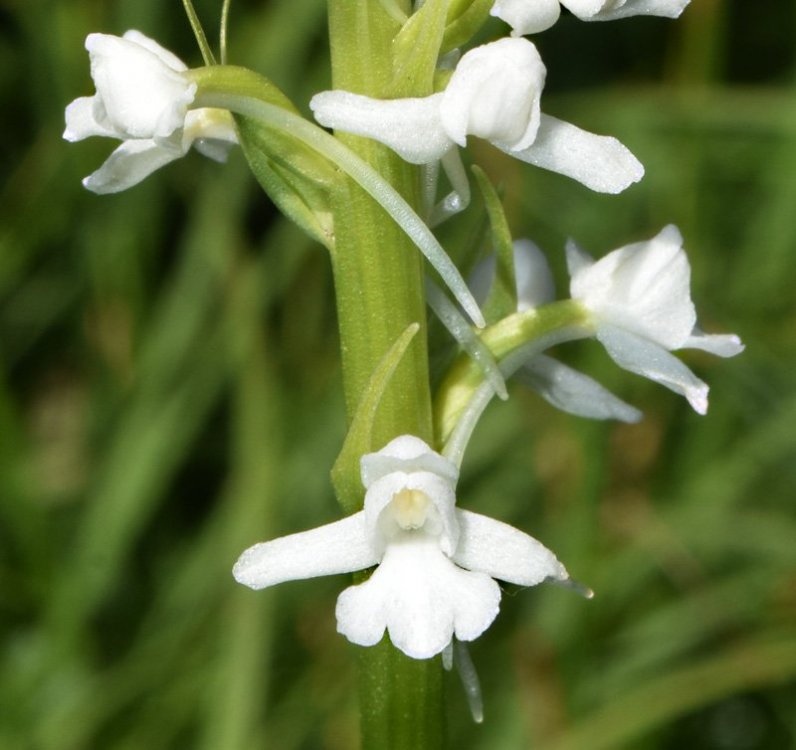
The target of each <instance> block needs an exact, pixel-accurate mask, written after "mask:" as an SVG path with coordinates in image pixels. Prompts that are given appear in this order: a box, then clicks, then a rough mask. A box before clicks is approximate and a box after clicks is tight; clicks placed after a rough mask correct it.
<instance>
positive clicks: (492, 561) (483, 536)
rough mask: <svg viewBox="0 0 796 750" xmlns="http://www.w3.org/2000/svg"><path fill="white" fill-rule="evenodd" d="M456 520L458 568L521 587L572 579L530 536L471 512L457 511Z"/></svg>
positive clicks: (543, 547) (556, 560)
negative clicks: (552, 580)
mask: <svg viewBox="0 0 796 750" xmlns="http://www.w3.org/2000/svg"><path fill="white" fill-rule="evenodd" d="M456 516H457V518H458V521H459V529H460V537H459V546H458V547H457V548H456V552H455V553H454V555H453V561H454V562H455V563H456V564H457V565H461V566H462V567H463V568H467V570H472V571H478V572H481V573H486V574H487V575H488V576H490V577H491V578H497V579H499V580H501V581H507V582H508V583H516V584H519V585H520V586H535V585H536V584H537V583H541V582H542V581H545V580H547V579H554V580H559V581H565V580H568V579H569V574H568V573H567V571H566V568H565V567H564V566H563V565H562V564H561V563H560V562H559V561H558V558H557V557H556V556H555V555H554V554H553V553H552V552H551V551H550V550H549V549H547V547H545V546H544V545H543V544H542V543H541V542H538V541H537V540H536V539H534V538H533V537H531V536H528V534H524V533H523V532H522V531H520V530H519V529H515V528H514V527H513V526H509V525H508V524H506V523H502V522H501V521H496V520H495V519H494V518H488V517H487V516H482V515H480V514H479V513H472V512H470V511H468V510H457V511H456Z"/></svg>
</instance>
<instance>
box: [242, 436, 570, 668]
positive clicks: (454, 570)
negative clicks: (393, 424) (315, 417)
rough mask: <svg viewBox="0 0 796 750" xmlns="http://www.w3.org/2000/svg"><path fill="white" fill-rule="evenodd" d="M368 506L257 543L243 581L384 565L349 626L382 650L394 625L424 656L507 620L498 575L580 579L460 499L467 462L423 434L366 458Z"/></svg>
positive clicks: (343, 609) (343, 628) (347, 607)
mask: <svg viewBox="0 0 796 750" xmlns="http://www.w3.org/2000/svg"><path fill="white" fill-rule="evenodd" d="M360 466H361V475H362V483H363V484H364V486H365V488H366V490H367V492H366V494H365V504H364V509H363V510H362V511H360V512H358V513H355V514H354V515H352V516H349V517H347V518H344V519H342V520H340V521H336V522H334V523H331V524H327V525H326V526H321V527H319V528H317V529H312V530H310V531H304V532H301V533H298V534H291V535H289V536H285V537H281V538H279V539H274V540H272V541H270V542H263V543H261V544H255V545H254V546H253V547H250V548H249V549H247V550H246V551H245V552H243V554H242V555H241V556H240V558H239V559H238V561H237V563H236V564H235V567H234V569H233V575H234V576H235V580H237V581H238V582H239V583H243V584H245V585H246V586H249V587H250V588H253V589H262V588H266V587H267V586H273V585H274V584H276V583H281V582H282V581H289V580H298V579H304V578H314V577H316V576H322V575H332V574H335V573H352V572H355V571H359V570H365V569H366V568H369V567H372V566H374V565H377V566H378V567H377V568H376V570H375V571H374V572H373V575H372V576H371V577H370V578H369V579H368V580H367V581H365V582H364V583H360V584H358V585H355V586H350V587H349V588H347V589H345V591H343V592H342V593H341V594H340V596H339V598H338V600H337V610H336V615H337V629H338V631H339V632H340V633H342V634H343V635H345V636H346V638H348V640H350V641H351V642H352V643H356V644H358V645H360V646H372V645H374V644H376V643H378V642H379V641H380V640H381V639H382V637H383V636H384V632H385V630H386V631H387V632H388V633H389V637H390V639H391V640H392V642H393V643H394V644H395V646H396V647H397V648H399V649H400V650H401V651H403V652H404V653H405V654H406V655H407V656H410V657H412V658H414V659H428V658H430V657H432V656H435V655H436V654H439V653H441V652H442V651H443V650H445V649H446V647H447V646H448V645H449V644H450V643H451V641H452V640H453V638H454V637H455V638H457V639H458V640H460V641H471V640H473V639H475V638H477V637H478V636H479V635H481V633H483V632H484V631H485V630H486V629H487V628H488V627H489V626H490V625H491V623H492V621H493V620H494V619H495V617H496V616H497V613H498V609H499V604H500V588H499V586H498V584H497V583H496V582H495V581H494V580H493V579H498V580H501V581H506V582H508V583H514V584H518V585H520V586H534V585H536V584H538V583H541V582H543V581H545V580H552V581H558V582H563V583H566V582H569V575H568V574H567V571H566V569H565V568H564V566H563V565H562V564H561V563H560V562H559V561H558V559H557V558H556V556H555V555H554V554H553V553H552V552H551V551H550V550H548V549H547V548H546V547H545V546H544V545H542V544H541V543H540V542H538V541H536V539H533V538H532V537H530V536H528V535H527V534H524V533H523V532H521V531H519V530H518V529H515V528H513V527H512V526H509V525H507V524H505V523H501V522H500V521H496V520H494V519H492V518H488V517H486V516H483V515H480V514H478V513H472V512H470V511H466V510H460V509H458V508H456V507H455V503H456V495H455V488H456V481H457V479H458V476H459V472H458V469H457V468H456V466H455V465H454V464H453V463H451V462H450V461H448V460H447V459H446V458H444V457H443V456H441V455H440V454H439V453H436V452H435V451H433V450H432V449H431V448H430V447H429V446H428V445H427V444H426V443H425V442H423V441H422V440H420V439H419V438H417V437H414V436H412V435H402V436H400V437H397V438H395V439H394V440H392V441H391V442H390V443H388V444H387V445H386V446H384V448H382V449H381V450H380V451H378V452H376V453H369V454H367V455H365V456H363V457H362V459H361V463H360Z"/></svg>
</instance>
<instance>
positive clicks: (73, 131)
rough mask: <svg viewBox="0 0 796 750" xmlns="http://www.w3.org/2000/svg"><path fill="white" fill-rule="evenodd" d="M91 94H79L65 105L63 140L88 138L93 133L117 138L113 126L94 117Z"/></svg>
mask: <svg viewBox="0 0 796 750" xmlns="http://www.w3.org/2000/svg"><path fill="white" fill-rule="evenodd" d="M95 98H96V97H93V96H81V97H80V98H79V99H75V100H74V101H73V102H71V103H70V104H68V105H67V107H66V129H65V130H64V135H63V137H64V140H67V141H70V142H72V143H74V142H75V141H82V140H83V139H84V138H90V137H91V136H94V135H101V136H105V137H108V138H117V137H118V134H117V132H116V131H115V130H113V128H109V127H108V126H107V125H105V124H103V123H100V122H97V119H96V118H95V117H94V99H95Z"/></svg>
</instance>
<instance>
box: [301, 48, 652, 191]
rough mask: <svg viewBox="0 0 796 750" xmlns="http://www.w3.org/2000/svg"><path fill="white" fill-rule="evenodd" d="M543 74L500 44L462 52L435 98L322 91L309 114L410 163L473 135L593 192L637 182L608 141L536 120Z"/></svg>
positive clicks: (527, 55) (625, 155)
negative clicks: (374, 142) (382, 146)
mask: <svg viewBox="0 0 796 750" xmlns="http://www.w3.org/2000/svg"><path fill="white" fill-rule="evenodd" d="M545 75H546V69H545V66H544V64H543V63H542V60H541V58H540V57H539V53H538V52H537V50H536V47H535V46H534V45H533V44H532V43H531V42H529V41H528V40H527V39H509V38H506V39H500V40H498V41H496V42H491V43H490V44H485V45H483V46H481V47H476V48H475V49H472V50H470V51H469V52H467V53H466V54H465V55H464V56H463V57H462V58H461V60H460V61H459V64H458V65H457V66H456V69H455V70H454V72H453V75H452V76H451V79H450V81H449V83H448V86H447V87H446V89H445V90H444V91H443V92H441V93H438V94H432V95H431V96H427V97H423V98H414V99H392V100H381V99H371V98H370V97H367V96H360V95H359V94H353V93H350V92H348V91H324V92H321V93H320V94H316V95H315V96H314V97H313V98H312V100H311V101H310V108H311V109H312V111H313V113H314V115H315V119H316V120H317V121H318V122H319V123H321V125H324V126H326V127H330V128H335V129H337V130H343V131H346V132H348V133H354V134H356V135H362V136H365V137H367V138H373V139H374V140H377V141H380V142H381V143H384V144H385V145H387V146H389V147H390V148H391V149H393V150H394V151H395V152H396V153H398V154H399V155H400V156H401V157H402V158H403V159H405V160H406V161H408V162H411V163H412V164H430V163H433V162H436V161H438V160H440V159H442V158H443V157H444V156H445V155H446V154H447V153H448V152H449V151H450V150H451V149H452V148H454V147H455V146H456V145H459V146H465V145H466V142H467V136H468V135H475V136H478V137H479V138H485V139H486V140H488V141H490V142H491V143H492V144H493V145H495V146H497V147H498V148H499V149H501V150H502V151H505V152H506V153H507V154H509V155H511V156H514V157H515V158H517V159H520V160H521V161H525V162H528V163H530V164H535V165H536V166H538V167H542V168H544V169H549V170H551V171H553V172H558V173H560V174H563V175H566V176H568V177H572V178H573V179H575V180H577V181H578V182H581V183H583V184H584V185H586V187H589V188H591V189H592V190H596V191H598V192H601V193H620V192H622V191H623V190H624V189H625V188H627V187H629V186H630V185H631V184H633V183H634V182H638V180H640V179H641V177H642V176H643V174H644V168H643V167H642V166H641V164H640V163H639V161H638V160H637V159H636V157H635V156H633V154H631V153H630V151H628V150H627V148H625V147H624V146H623V145H622V144H621V143H620V142H619V141H617V140H616V139H615V138H611V137H609V136H599V135H594V134H593V133H587V132H586V131H585V130H581V129H580V128H577V127H575V126H574V125H571V124H570V123H567V122H563V121H561V120H558V119H556V118H555V117H550V116H549V115H545V114H542V112H541V110H540V106H539V100H540V97H541V94H542V89H543V87H544V81H545ZM444 164H445V162H444V161H443V165H444Z"/></svg>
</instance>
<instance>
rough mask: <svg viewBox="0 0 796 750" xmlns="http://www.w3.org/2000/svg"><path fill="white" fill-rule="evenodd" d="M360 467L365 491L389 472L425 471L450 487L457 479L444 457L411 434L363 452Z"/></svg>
mask: <svg viewBox="0 0 796 750" xmlns="http://www.w3.org/2000/svg"><path fill="white" fill-rule="evenodd" d="M360 468H361V472H362V484H363V485H365V487H366V488H368V487H370V485H371V484H373V482H375V481H376V480H377V479H381V478H382V477H384V476H386V475H387V474H389V473H391V472H393V471H402V472H404V473H409V472H413V471H427V472H431V473H432V474H437V475H439V476H440V477H444V478H445V479H447V480H448V481H450V482H452V483H454V484H455V483H456V481H457V480H458V479H459V470H458V469H457V468H456V467H455V466H454V465H453V464H452V463H451V462H450V461H448V459H447V458H443V457H442V456H441V455H440V454H439V453H437V452H436V451H433V450H432V449H431V447H430V446H429V445H428V443H426V442H425V441H423V440H421V439H420V438H419V437H415V436H414V435H400V436H398V437H397V438H394V439H393V440H391V441H390V442H389V443H387V445H385V446H384V447H383V448H382V449H381V450H380V451H377V452H375V453H366V454H365V455H364V456H362V458H361V459H360Z"/></svg>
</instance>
